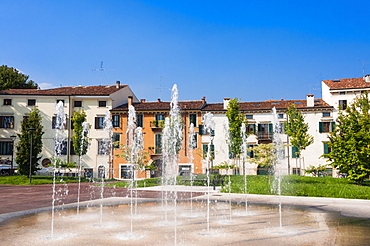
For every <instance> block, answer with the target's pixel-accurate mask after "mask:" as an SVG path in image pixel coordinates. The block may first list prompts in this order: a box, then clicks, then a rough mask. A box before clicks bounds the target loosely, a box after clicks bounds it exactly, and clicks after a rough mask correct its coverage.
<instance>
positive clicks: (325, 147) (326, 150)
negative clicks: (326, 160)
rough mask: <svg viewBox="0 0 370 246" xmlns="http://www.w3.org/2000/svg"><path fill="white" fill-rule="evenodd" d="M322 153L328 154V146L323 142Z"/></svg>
mask: <svg viewBox="0 0 370 246" xmlns="http://www.w3.org/2000/svg"><path fill="white" fill-rule="evenodd" d="M324 154H329V146H328V144H327V143H324Z"/></svg>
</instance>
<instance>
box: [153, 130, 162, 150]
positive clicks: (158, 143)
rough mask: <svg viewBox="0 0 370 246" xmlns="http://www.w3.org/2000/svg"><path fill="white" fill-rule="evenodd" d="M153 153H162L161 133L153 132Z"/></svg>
mask: <svg viewBox="0 0 370 246" xmlns="http://www.w3.org/2000/svg"><path fill="white" fill-rule="evenodd" d="M154 144H155V153H156V154H161V153H162V134H155V143H154Z"/></svg>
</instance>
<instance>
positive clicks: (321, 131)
mask: <svg viewBox="0 0 370 246" xmlns="http://www.w3.org/2000/svg"><path fill="white" fill-rule="evenodd" d="M319 132H320V133H323V132H324V122H319Z"/></svg>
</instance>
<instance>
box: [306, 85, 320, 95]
mask: <svg viewBox="0 0 370 246" xmlns="http://www.w3.org/2000/svg"><path fill="white" fill-rule="evenodd" d="M315 85H318V86H319V88H315ZM308 87H309V88H310V94H312V93H313V92H312V91H318V90H320V84H310V85H308Z"/></svg>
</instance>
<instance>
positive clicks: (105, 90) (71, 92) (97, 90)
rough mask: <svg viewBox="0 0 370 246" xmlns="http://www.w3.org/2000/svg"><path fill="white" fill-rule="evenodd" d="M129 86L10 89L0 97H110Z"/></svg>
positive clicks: (0, 92) (1, 92)
mask: <svg viewBox="0 0 370 246" xmlns="http://www.w3.org/2000/svg"><path fill="white" fill-rule="evenodd" d="M124 87H127V85H120V87H119V88H117V87H116V85H99V86H69V87H60V88H54V89H46V90H41V89H10V90H2V91H0V95H43V96H77V95H80V96H109V95H110V94H112V93H114V92H116V91H118V90H120V89H122V88H124Z"/></svg>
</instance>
